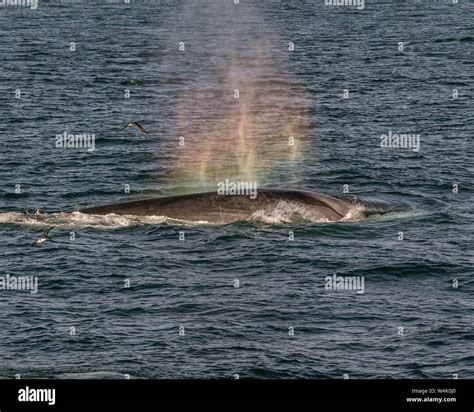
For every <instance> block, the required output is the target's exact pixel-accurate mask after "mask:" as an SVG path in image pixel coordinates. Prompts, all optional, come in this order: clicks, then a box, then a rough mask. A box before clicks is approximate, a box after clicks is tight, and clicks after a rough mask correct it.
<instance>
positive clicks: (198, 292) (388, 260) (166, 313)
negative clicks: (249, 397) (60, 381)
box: [0, 0, 474, 379]
mask: <svg viewBox="0 0 474 412" xmlns="http://www.w3.org/2000/svg"><path fill="white" fill-rule="evenodd" d="M472 12H473V3H472V2H468V1H463V0H459V2H458V3H457V4H453V2H449V1H445V2H441V1H401V0H392V1H370V2H369V1H367V2H366V3H365V4H364V7H363V8H358V7H357V6H330V5H325V3H324V1H322V0H320V1H310V0H300V1H296V0H293V1H270V0H261V1H256V0H255V1H250V0H240V2H239V3H238V4H234V2H233V1H231V0H226V1H224V0H220V1H217V0H215V1H210V0H188V1H184V0H176V1H146V2H145V1H134V0H131V1H130V4H125V3H124V2H119V1H117V2H112V1H110V2H108V1H107V2H106V1H98V2H92V1H46V0H44V1H40V3H39V5H38V8H37V9H31V8H30V7H15V6H6V7H0V34H1V36H0V38H1V42H0V62H1V63H0V114H1V118H2V121H1V122H0V144H1V146H0V149H1V150H0V153H1V155H0V156H1V161H0V181H1V184H0V233H1V249H0V250H1V267H0V271H1V273H0V277H5V276H6V275H7V274H9V275H10V276H34V277H37V279H38V292H37V293H36V294H32V293H30V292H29V291H20V290H0V296H1V299H0V325H1V327H0V353H1V362H0V376H1V377H6V378H14V377H15V375H17V374H20V375H21V376H22V377H25V378H26V377H30V378H53V377H59V378H80V377H86V378H123V377H124V376H125V375H129V376H130V377H132V378H201V379H207V378H229V379H232V378H235V377H236V376H235V375H236V374H237V375H239V377H241V378H337V379H340V378H343V376H344V375H345V374H347V375H348V377H349V378H388V377H389V378H452V377H454V376H455V375H457V376H458V377H460V378H473V377H474V355H473V348H474V346H473V344H474V337H473V331H472V325H473V323H474V322H473V321H474V298H473V293H474V281H473V274H474V273H473V261H474V259H473V257H474V256H473V250H474V248H473V242H472V238H473V227H474V225H473V220H472V218H473V212H472V204H473V203H472V201H473V183H472V178H473V161H472V158H473V154H474V153H473V145H472V128H473V124H474V111H473V105H472V97H473V83H472V80H473V73H474V71H473V58H472V50H473V43H474V42H473V40H474V38H473V32H472V18H471V17H470V16H472ZM400 42H401V43H403V45H400ZM402 46H403V50H402V49H400V48H401V47H402ZM344 90H346V93H345V92H344ZM236 91H238V93H237V94H238V97H236ZM344 93H345V94H344ZM345 96H346V97H347V98H345ZM128 121H138V122H139V123H140V124H142V125H143V126H144V127H145V128H146V129H147V131H148V135H144V134H141V133H140V132H139V131H138V130H137V129H126V130H121V128H122V127H123V126H124V125H125V124H126V123H127V122H128ZM64 132H66V134H82V133H89V134H93V135H94V138H95V140H94V147H93V149H94V150H87V148H71V147H66V148H61V147H57V145H56V140H57V139H56V136H57V135H58V134H61V133H64ZM389 133H392V134H400V133H403V134H413V135H419V136H420V146H419V150H418V149H417V147H406V148H383V147H381V136H382V135H388V134H389ZM289 137H293V138H294V142H295V144H294V145H290V144H288V143H287V140H288V138H289ZM180 138H184V139H181V140H180ZM180 142H181V143H183V142H184V145H182V144H180ZM91 149H92V147H91ZM227 178H228V179H234V180H236V179H246V180H255V181H257V182H258V184H259V186H260V187H264V186H265V187H280V188H300V189H303V188H304V189H309V190H313V191H318V192H322V193H326V194H329V195H334V196H337V195H344V194H345V195H358V196H366V197H368V198H371V199H375V200H380V201H384V202H387V203H389V204H397V203H403V204H405V205H406V206H407V207H406V208H405V210H403V211H399V212H394V213H389V214H386V215H380V216H372V217H370V218H368V219H355V220H349V221H345V222H336V223H324V222H308V221H304V220H301V219H297V218H295V219H287V218H286V216H281V215H280V214H279V213H278V211H275V214H274V215H273V216H270V218H269V219H262V220H261V221H258V220H257V221H255V220H253V221H241V222H238V223H234V224H230V225H225V226H215V225H208V224H206V223H205V222H201V223H198V224H196V223H194V224H192V223H190V222H176V221H170V220H169V219H166V217H163V216H150V217H141V218H138V217H119V216H85V215H81V214H74V215H65V214H50V212H60V211H68V210H74V209H78V208H80V207H86V206H96V205H102V204H108V203H115V202H119V201H127V200H135V199H142V198H147V197H154V196H164V195H172V194H180V193H189V192H196V191H201V190H205V189H206V190H209V188H212V187H215V183H216V181H219V180H223V179H227ZM25 211H27V212H28V213H25ZM52 225H56V227H55V228H54V230H53V231H52V232H51V234H52V236H53V240H55V243H52V242H46V243H45V244H44V245H42V246H40V247H31V244H32V242H33V241H34V240H35V239H36V238H38V237H39V236H40V235H41V233H42V231H44V230H45V229H47V228H48V227H50V226H52ZM292 235H293V236H292ZM293 237H294V240H290V239H292V238H293ZM401 238H403V239H401ZM334 274H336V275H337V276H357V277H360V279H363V280H364V293H357V292H356V291H354V290H327V289H326V287H325V286H326V278H327V277H328V276H333V275H334ZM128 282H129V287H126V286H128ZM237 284H238V285H237ZM236 286H238V287H236ZM71 328H74V329H71Z"/></svg>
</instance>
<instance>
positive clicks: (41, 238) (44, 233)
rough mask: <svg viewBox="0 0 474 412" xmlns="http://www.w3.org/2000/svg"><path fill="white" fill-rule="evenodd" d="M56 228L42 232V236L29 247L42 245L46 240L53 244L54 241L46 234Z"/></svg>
mask: <svg viewBox="0 0 474 412" xmlns="http://www.w3.org/2000/svg"><path fill="white" fill-rule="evenodd" d="M55 227H56V226H52V227H50V228H49V229H47V230H45V231H44V232H43V236H41V237H40V238H38V239H36V240H35V242H34V243H33V244H32V245H31V246H36V245H41V244H42V243H44V242H46V241H47V240H49V241H50V242H54V240H52V239H51V238H50V237H49V236H48V234H49V232H51V230H53V229H54V228H55Z"/></svg>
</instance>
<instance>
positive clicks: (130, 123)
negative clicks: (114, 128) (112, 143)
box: [120, 122, 148, 134]
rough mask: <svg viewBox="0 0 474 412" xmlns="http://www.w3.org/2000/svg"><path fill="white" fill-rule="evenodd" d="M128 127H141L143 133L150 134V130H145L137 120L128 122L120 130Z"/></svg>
mask: <svg viewBox="0 0 474 412" xmlns="http://www.w3.org/2000/svg"><path fill="white" fill-rule="evenodd" d="M127 127H136V128H137V129H140V131H141V132H142V133H143V134H148V132H147V131H146V130H145V128H144V127H143V126H142V125H141V124H139V123H137V122H128V124H127V125H126V126H125V127H124V128H123V129H121V130H120V131H122V130H125V129H126V128H127Z"/></svg>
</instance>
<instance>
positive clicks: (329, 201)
mask: <svg viewBox="0 0 474 412" xmlns="http://www.w3.org/2000/svg"><path fill="white" fill-rule="evenodd" d="M356 204H359V205H363V207H364V210H363V213H364V215H367V214H375V213H386V212H387V211H388V210H387V209H386V208H385V207H381V206H380V205H376V204H370V203H365V202H363V201H361V200H360V199H347V200H343V199H338V198H335V197H331V196H326V195H323V194H320V193H315V192H310V191H300V190H279V189H261V190H258V192H257V197H256V198H255V199H251V198H250V197H249V195H220V194H218V193H217V192H206V193H193V194H186V195H179V196H168V197H159V198H153V199H145V200H137V201H132V202H125V203H117V204H112V205H107V206H99V207H91V208H86V209H80V210H79V212H81V213H86V214H96V215H107V214H117V215H136V216H165V217H168V218H172V219H179V220H186V221H194V222H196V221H205V222H209V223H217V224H227V223H232V222H236V221H239V220H244V219H246V218H249V217H250V216H252V214H253V213H256V212H259V211H261V212H263V213H271V212H272V211H274V210H275V208H277V207H281V206H282V205H283V206H284V205H290V208H291V211H293V213H299V214H303V215H306V216H310V217H311V218H312V219H315V220H327V221H332V222H334V221H339V220H341V219H343V218H344V217H345V216H346V215H347V214H348V212H349V211H350V209H351V208H353V207H354V205H356ZM312 219H311V220H312Z"/></svg>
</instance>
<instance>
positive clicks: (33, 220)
mask: <svg viewBox="0 0 474 412" xmlns="http://www.w3.org/2000/svg"><path fill="white" fill-rule="evenodd" d="M161 223H166V224H171V225H186V226H194V225H209V224H210V223H209V222H206V221H201V220H200V221H195V222H194V221H193V222H191V221H186V220H179V219H171V218H168V217H166V216H135V215H116V214H108V215H91V214H86V213H81V212H72V213H36V214H25V213H18V212H8V213H0V224H19V225H25V226H32V227H50V226H53V225H56V226H59V227H66V228H71V229H82V228H86V227H93V228H97V229H120V228H125V227H130V226H143V225H156V224H161Z"/></svg>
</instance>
